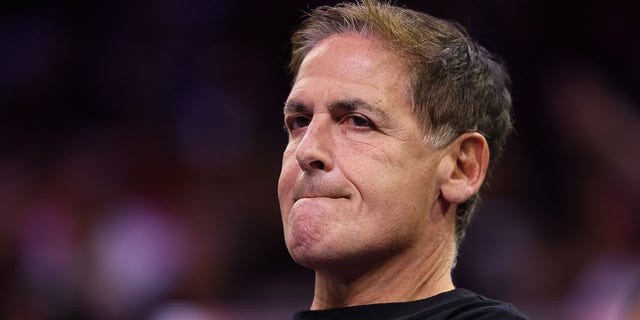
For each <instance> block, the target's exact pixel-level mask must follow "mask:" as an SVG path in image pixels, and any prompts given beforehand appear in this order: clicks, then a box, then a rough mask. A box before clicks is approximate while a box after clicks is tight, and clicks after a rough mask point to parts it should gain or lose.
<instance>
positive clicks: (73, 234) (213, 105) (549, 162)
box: [0, 0, 640, 320]
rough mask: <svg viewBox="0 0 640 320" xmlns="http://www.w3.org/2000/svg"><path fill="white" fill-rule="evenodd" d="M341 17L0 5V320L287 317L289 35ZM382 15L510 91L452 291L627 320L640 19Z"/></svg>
mask: <svg viewBox="0 0 640 320" xmlns="http://www.w3.org/2000/svg"><path fill="white" fill-rule="evenodd" d="M335 2H336V1H308V2H304V1H294V0H287V1H278V2H274V3H271V2H269V1H230V0H225V1H206V0H188V1H173V0H159V1H123V0H116V1H94V2H82V1H68V2H65V1H62V2H57V1H36V0H32V1H29V0H27V1H6V2H4V3H3V4H1V5H0V218H1V221H2V222H1V223H0V318H1V319H8V320H13V319H34V320H35V319H105V320H110V319H154V320H160V319H162V320H164V319H187V320H191V319H193V320H199V319H257V320H260V319H283V318H284V319H286V318H289V317H290V315H291V314H292V313H293V312H294V311H297V310H299V309H303V308H306V307H307V306H308V304H309V303H310V301H311V300H310V299H311V296H312V287H313V275H312V272H310V271H308V270H305V269H303V268H301V267H299V266H297V265H295V263H294V262H293V261H291V259H290V258H289V256H288V254H287V252H286V248H285V247H284V243H283V240H282V235H281V221H280V216H279V208H278V203H277V196H276V183H277V177H278V174H279V166H280V157H281V152H282V150H283V148H284V145H285V143H286V139H287V137H286V135H285V133H284V131H283V129H282V113H281V112H282V111H281V109H282V104H283V102H284V100H285V99H286V96H287V93H288V88H289V82H290V80H291V79H290V78H289V77H288V75H287V73H286V71H285V65H286V62H287V59H288V55H289V53H288V46H287V40H288V37H289V35H290V34H291V32H292V30H293V28H294V26H295V25H296V23H297V22H299V21H300V16H301V14H302V12H304V11H306V10H309V8H313V7H315V6H317V5H319V4H332V3H335ZM398 3H401V4H406V5H407V6H409V7H411V8H414V9H418V10H423V11H426V12H429V13H431V14H433V15H436V16H439V17H443V18H448V19H453V20H457V21H459V22H460V23H462V24H463V25H465V26H467V28H468V30H469V32H470V34H471V35H472V36H474V37H475V38H477V39H478V40H479V41H480V42H481V43H482V44H484V45H485V46H486V47H488V48H489V49H490V50H492V51H495V52H497V53H498V54H500V55H501V56H502V57H503V58H504V59H505V60H506V61H507V64H508V66H509V69H510V71H511V73H512V78H513V96H514V110H515V119H516V129H517V134H516V135H515V136H513V137H512V139H511V141H510V143H509V144H508V146H507V150H506V153H505V155H504V156H503V158H502V159H501V162H500V163H499V165H498V168H497V170H496V172H495V173H494V175H493V177H492V180H491V185H490V188H489V189H488V190H486V191H487V192H486V193H485V195H484V197H483V198H484V201H483V203H482V205H481V206H480V210H479V212H478V213H477V215H476V217H475V219H474V221H473V222H472V224H471V226H470V229H469V232H468V236H467V239H466V241H465V244H464V245H463V247H462V251H461V256H460V258H459V259H458V265H457V267H456V269H455V270H454V273H455V275H454V280H455V281H456V284H457V285H458V286H461V287H469V288H472V289H474V290H475V291H477V292H479V293H481V294H485V295H488V296H491V297H495V298H498V299H503V300H507V301H511V302H513V303H514V304H516V305H517V306H518V307H519V308H520V309H522V310H523V311H524V312H525V313H527V314H529V315H530V316H531V317H532V318H538V319H552V320H553V319H558V320H560V319H567V320H573V319H575V320H583V319H584V320H589V319H605V320H606V319H615V320H638V319H640V166H639V165H638V164H637V163H636V161H637V159H640V143H639V142H638V137H640V43H639V42H638V41H636V40H635V37H636V36H635V35H637V34H639V33H640V22H638V19H637V18H638V16H640V5H638V4H636V3H635V2H631V1H622V0H611V1H606V2H603V1H583V2H579V3H569V2H563V3H559V2H556V1H551V0H538V1H535V0H520V1H501V0H494V1H485V2H479V1H471V0H453V1H446V2H440V3H429V2H426V1H409V0H407V1H399V2H398Z"/></svg>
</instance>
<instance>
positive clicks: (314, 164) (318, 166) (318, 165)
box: [309, 160, 324, 170]
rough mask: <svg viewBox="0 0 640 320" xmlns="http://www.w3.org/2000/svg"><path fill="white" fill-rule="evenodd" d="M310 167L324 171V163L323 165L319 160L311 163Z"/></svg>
mask: <svg viewBox="0 0 640 320" xmlns="http://www.w3.org/2000/svg"><path fill="white" fill-rule="evenodd" d="M309 166H311V167H312V168H315V169H318V170H324V163H322V161H319V160H316V161H313V162H311V163H310V164H309Z"/></svg>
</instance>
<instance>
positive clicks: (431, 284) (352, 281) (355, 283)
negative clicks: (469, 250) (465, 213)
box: [311, 239, 455, 310]
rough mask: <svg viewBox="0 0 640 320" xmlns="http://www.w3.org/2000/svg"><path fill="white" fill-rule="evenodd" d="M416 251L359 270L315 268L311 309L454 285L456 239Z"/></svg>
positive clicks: (401, 297) (427, 293)
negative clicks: (426, 249)
mask: <svg viewBox="0 0 640 320" xmlns="http://www.w3.org/2000/svg"><path fill="white" fill-rule="evenodd" d="M414 251H415V252H413V253H410V254H405V255H403V256H401V257H394V258H392V259H388V260H386V261H384V262H383V263H381V264H380V265H378V266H375V267H371V266H368V267H367V268H366V269H365V271H360V272H358V270H356V269H354V268H344V269H343V270H340V271H338V272H334V271H335V270H332V271H323V270H316V284H315V292H314V298H313V303H312V305H311V309H312V310H320V309H329V308H336V307H348V306H355V305H365V304H373V303H387V302H402V301H413V300H419V299H424V298H428V297H431V296H434V295H437V294H439V293H442V292H446V291H450V290H453V289H454V285H453V281H452V279H451V269H452V267H453V257H454V255H455V240H453V239H445V240H441V241H440V242H438V245H437V246H435V248H432V250H430V252H429V251H426V252H425V251H424V250H414ZM345 269H346V270H345Z"/></svg>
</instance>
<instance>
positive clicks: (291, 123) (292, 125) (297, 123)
mask: <svg viewBox="0 0 640 320" xmlns="http://www.w3.org/2000/svg"><path fill="white" fill-rule="evenodd" d="M310 122H311V118H309V117H307V116H303V115H295V116H291V117H287V119H286V120H285V126H286V127H287V129H288V130H289V131H293V130H296V129H300V128H304V127H306V126H308V125H309V123H310Z"/></svg>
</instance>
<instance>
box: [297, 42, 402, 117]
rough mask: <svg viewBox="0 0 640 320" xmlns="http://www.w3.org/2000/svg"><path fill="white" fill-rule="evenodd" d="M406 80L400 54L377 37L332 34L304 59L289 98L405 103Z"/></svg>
mask: <svg viewBox="0 0 640 320" xmlns="http://www.w3.org/2000/svg"><path fill="white" fill-rule="evenodd" d="M407 80H408V77H407V72H406V68H405V67H404V65H403V64H402V62H401V60H400V59H399V57H398V56H397V55H396V54H394V53H393V52H392V51H391V50H389V49H388V47H387V46H385V45H384V44H383V42H382V41H380V40H379V39H377V38H375V37H372V36H363V35H360V34H357V33H342V34H335V35H331V36H329V37H327V38H325V39H323V40H322V41H320V42H318V43H317V44H316V45H315V46H314V48H313V49H312V50H311V51H310V52H309V53H308V54H307V56H306V57H305V58H304V60H303V61H302V64H301V65H300V69H299V72H298V75H297V77H296V80H295V82H294V85H293V88H292V90H291V94H290V96H289V98H290V99H293V98H295V99H296V100H299V99H302V98H304V97H305V96H313V97H314V99H317V98H318V97H319V95H321V96H324V97H326V98H329V97H330V96H331V97H332V98H334V99H336V98H339V99H362V100H367V101H368V102H370V103H374V104H377V103H376V102H377V101H371V100H389V99H392V100H398V99H401V100H403V102H405V103H408V102H409V100H410V99H408V98H409V95H408V94H407V93H408V90H407V89H408V81H407ZM379 102H385V101H379ZM397 102H398V101H394V103H397Z"/></svg>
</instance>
